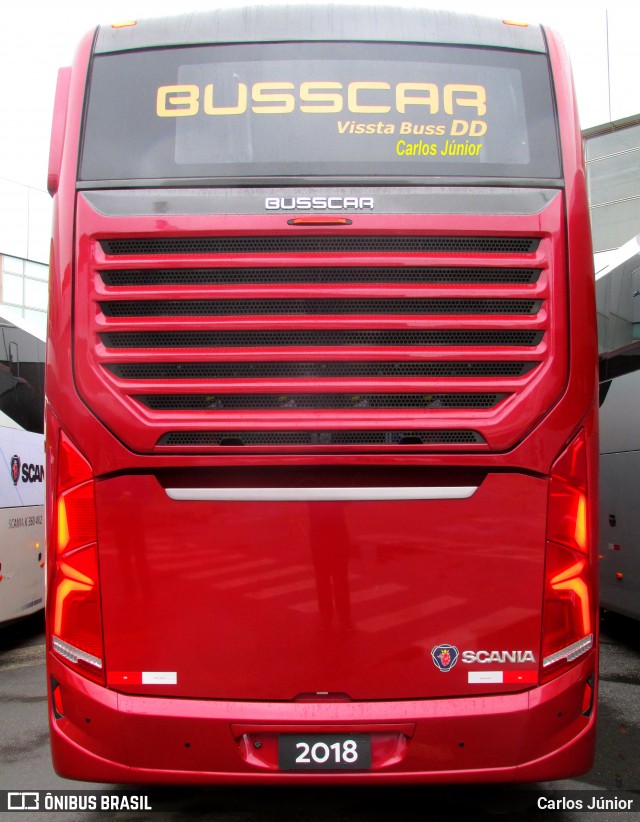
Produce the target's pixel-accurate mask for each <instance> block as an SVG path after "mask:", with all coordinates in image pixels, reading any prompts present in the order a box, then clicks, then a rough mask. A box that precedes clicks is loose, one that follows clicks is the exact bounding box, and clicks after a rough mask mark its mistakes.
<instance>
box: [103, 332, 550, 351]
mask: <svg viewBox="0 0 640 822" xmlns="http://www.w3.org/2000/svg"><path fill="white" fill-rule="evenodd" d="M542 336H543V332H542V331H525V330H518V329H513V330H511V329H509V330H489V331H467V330H460V331H459V330H454V329H452V330H442V331H346V330H345V331H342V330H339V331H270V330H269V331H110V332H105V333H102V334H100V337H101V339H102V342H103V343H104V345H105V346H106V347H107V348H264V347H270V346H278V347H289V346H292V347H293V346H318V347H333V346H533V345H538V344H539V342H540V340H541V339H542Z"/></svg>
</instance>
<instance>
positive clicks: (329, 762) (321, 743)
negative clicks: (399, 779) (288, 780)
mask: <svg viewBox="0 0 640 822" xmlns="http://www.w3.org/2000/svg"><path fill="white" fill-rule="evenodd" d="M278 764H279V766H280V770H283V771H356V770H357V771H361V770H367V769H368V768H370V767H371V738H370V737H369V736H368V734H352V735H349V736H347V735H337V734H327V735H326V736H316V735H298V734H283V735H282V736H280V738H279V739H278Z"/></svg>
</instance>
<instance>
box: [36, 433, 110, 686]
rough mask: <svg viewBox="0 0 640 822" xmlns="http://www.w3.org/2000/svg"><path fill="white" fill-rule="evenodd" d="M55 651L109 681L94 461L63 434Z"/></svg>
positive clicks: (82, 670) (54, 605)
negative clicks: (100, 579) (99, 561)
mask: <svg viewBox="0 0 640 822" xmlns="http://www.w3.org/2000/svg"><path fill="white" fill-rule="evenodd" d="M55 537H56V544H55V566H56V567H55V576H54V579H53V590H52V596H51V603H52V610H51V614H50V617H49V618H50V624H51V634H52V647H53V651H54V652H55V653H56V654H57V655H58V656H60V657H61V658H62V659H64V660H65V662H66V663H67V664H70V665H71V666H72V667H73V668H74V669H76V670H77V671H78V672H79V673H82V674H84V675H85V676H88V677H90V678H91V679H93V680H95V681H96V682H100V683H104V670H103V669H104V666H103V659H104V650H103V642H102V614H101V610H100V586H99V571H98V545H97V528H96V513H95V485H94V480H93V472H92V470H91V466H90V465H89V463H88V462H87V461H86V460H85V458H84V457H83V456H82V455H81V454H80V453H79V452H78V451H77V450H76V449H75V448H74V446H73V445H71V443H70V442H69V440H68V439H67V438H66V437H65V435H64V434H62V433H61V434H60V442H59V447H58V471H57V483H56V530H55Z"/></svg>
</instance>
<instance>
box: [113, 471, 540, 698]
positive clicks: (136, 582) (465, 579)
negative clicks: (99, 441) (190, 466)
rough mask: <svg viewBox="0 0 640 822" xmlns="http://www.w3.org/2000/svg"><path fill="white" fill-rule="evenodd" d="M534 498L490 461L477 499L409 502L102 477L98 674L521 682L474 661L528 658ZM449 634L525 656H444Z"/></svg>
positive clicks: (386, 687)
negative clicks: (189, 493) (301, 496)
mask: <svg viewBox="0 0 640 822" xmlns="http://www.w3.org/2000/svg"><path fill="white" fill-rule="evenodd" d="M308 474H309V472H307V477H306V479H308ZM304 479H305V478H304V477H302V476H300V475H299V474H297V473H296V474H295V476H294V477H292V479H291V481H292V483H293V482H299V483H302V482H303V481H304ZM545 496H546V484H545V483H544V482H543V481H541V480H539V479H534V478H532V477H527V476H523V475H516V474H507V475H500V474H490V475H489V476H487V478H486V479H485V480H484V482H483V483H482V485H481V487H480V488H479V490H478V491H477V492H476V493H475V494H474V495H473V497H471V498H470V499H465V500H448V501H447V500H444V501H440V500H426V501H405V502H325V503H323V502H313V503H308V502H291V503H284V502H264V503H256V502H247V503H241V502H217V503H216V502H187V501H175V500H170V499H168V498H167V496H166V493H165V491H164V489H163V488H162V487H161V485H160V484H159V482H158V481H157V480H156V479H155V478H154V477H150V476H135V477H117V478H114V479H107V480H103V481H102V482H100V483H98V484H97V508H98V523H99V525H98V528H99V532H100V573H101V579H102V589H103V597H102V612H103V620H104V632H105V657H106V669H107V676H108V675H109V672H110V671H112V670H113V671H170V672H176V675H177V683H176V684H175V685H155V684H153V685H147V686H144V685H137V686H136V685H133V684H132V685H128V686H127V685H126V684H119V685H115V684H114V687H117V688H118V689H119V690H126V691H128V692H130V693H147V694H154V695H156V694H157V693H158V692H160V693H163V694H166V695H170V696H184V697H196V698H207V697H208V698H212V699H216V698H217V699H248V700H293V699H296V698H297V697H299V696H300V695H301V694H316V693H318V692H329V693H331V694H336V693H337V694H344V695H346V697H347V698H350V699H352V700H367V699H394V698H395V699H411V698H419V697H436V696H454V695H455V696H472V695H477V694H483V693H488V692H491V691H495V690H498V691H499V692H501V693H504V692H505V691H510V690H518V689H521V688H522V687H523V685H522V683H519V682H512V683H509V684H507V683H504V684H500V685H495V684H494V685H491V684H481V685H470V684H469V682H468V672H469V671H470V670H471V671H483V670H486V669H491V670H500V671H509V672H515V671H517V670H523V671H530V670H532V669H533V670H536V669H537V667H538V662H539V645H540V592H541V589H542V575H543V564H544V553H543V552H541V551H540V550H539V547H540V545H541V544H543V543H544V520H543V519H541V517H540V515H539V512H540V510H541V509H543V508H544V505H545V502H544V500H545ZM123 511H126V512H127V516H126V517H122V516H121V512H123ZM150 614H153V618H152V619H150V618H149V616H150ZM443 643H450V644H452V645H454V646H456V647H458V648H459V649H460V651H461V652H462V651H463V650H465V649H466V650H489V651H493V650H499V651H502V650H509V651H512V650H522V651H530V652H531V655H532V656H531V659H530V660H529V662H528V663H527V662H525V663H524V664H512V663H507V664H501V665H500V664H499V665H492V664H487V663H486V662H483V663H481V664H475V665H473V664H467V663H465V662H464V661H463V660H462V659H461V660H460V661H458V663H457V664H456V665H455V666H454V667H453V668H452V670H451V671H448V672H442V671H439V670H438V668H437V667H436V665H435V664H434V662H433V660H432V658H431V651H432V649H433V648H434V647H435V646H438V645H440V644H443ZM534 658H535V661H534Z"/></svg>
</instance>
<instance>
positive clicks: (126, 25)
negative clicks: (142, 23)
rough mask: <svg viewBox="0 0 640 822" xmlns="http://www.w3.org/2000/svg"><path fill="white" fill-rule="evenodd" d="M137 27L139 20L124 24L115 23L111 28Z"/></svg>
mask: <svg viewBox="0 0 640 822" xmlns="http://www.w3.org/2000/svg"><path fill="white" fill-rule="evenodd" d="M135 25H137V20H127V21H126V22H124V23H113V24H112V26H111V28H112V29H126V28H127V27H128V26H135Z"/></svg>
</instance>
